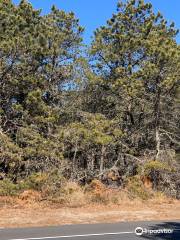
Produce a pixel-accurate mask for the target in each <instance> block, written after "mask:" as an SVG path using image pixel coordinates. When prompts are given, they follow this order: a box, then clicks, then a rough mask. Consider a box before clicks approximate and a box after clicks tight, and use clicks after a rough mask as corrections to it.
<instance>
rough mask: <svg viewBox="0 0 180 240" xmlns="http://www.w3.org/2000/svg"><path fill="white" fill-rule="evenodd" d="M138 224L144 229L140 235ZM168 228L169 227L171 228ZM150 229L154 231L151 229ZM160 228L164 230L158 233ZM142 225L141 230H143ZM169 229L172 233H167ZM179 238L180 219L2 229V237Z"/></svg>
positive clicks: (45, 239) (34, 239)
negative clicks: (138, 233) (136, 231)
mask: <svg viewBox="0 0 180 240" xmlns="http://www.w3.org/2000/svg"><path fill="white" fill-rule="evenodd" d="M137 227H141V228H143V231H146V232H144V233H143V234H142V235H140V236H138V235H136V233H135V229H136V228H137ZM168 229H169V230H168ZM150 230H151V232H149V231H150ZM152 230H155V231H154V232H152ZM157 230H158V231H159V232H160V231H161V233H157ZM141 231H142V229H140V230H139V231H138V232H140V233H141ZM162 231H169V232H172V231H173V232H172V233H164V232H162ZM58 239H59V240H61V239H62V240H63V239H66V240H70V239H71V240H138V239H139V240H140V239H142V240H148V239H149V240H152V239H154V240H162V239H163V240H166V239H169V240H180V220H177V221H168V222H166V221H162V222H155V221H153V222H123V223H122V222H121V223H113V224H92V225H91V224H86V225H65V226H59V227H58V226H57V227H37V228H16V229H6V228H4V229H3V228H2V229H0V240H58Z"/></svg>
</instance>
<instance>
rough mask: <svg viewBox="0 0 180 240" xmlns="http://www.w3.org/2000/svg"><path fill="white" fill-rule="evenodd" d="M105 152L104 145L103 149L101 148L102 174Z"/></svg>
mask: <svg viewBox="0 0 180 240" xmlns="http://www.w3.org/2000/svg"><path fill="white" fill-rule="evenodd" d="M105 151H106V148H105V146H104V145H102V148H101V158H100V174H101V173H102V172H103V170H104V155H105Z"/></svg>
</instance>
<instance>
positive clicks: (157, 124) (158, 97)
mask: <svg viewBox="0 0 180 240" xmlns="http://www.w3.org/2000/svg"><path fill="white" fill-rule="evenodd" d="M159 84H160V79H159V78H158V82H157V93H156V99H155V105H154V111H155V142H156V160H158V158H159V153H160V144H161V140H160V133H159V127H160V101H161V89H160V86H159Z"/></svg>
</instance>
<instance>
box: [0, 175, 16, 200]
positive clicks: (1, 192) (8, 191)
mask: <svg viewBox="0 0 180 240" xmlns="http://www.w3.org/2000/svg"><path fill="white" fill-rule="evenodd" d="M19 190H20V188H19V185H16V184H14V183H12V182H11V181H10V180H8V179H4V180H2V181H0V196H16V195H18V193H19Z"/></svg>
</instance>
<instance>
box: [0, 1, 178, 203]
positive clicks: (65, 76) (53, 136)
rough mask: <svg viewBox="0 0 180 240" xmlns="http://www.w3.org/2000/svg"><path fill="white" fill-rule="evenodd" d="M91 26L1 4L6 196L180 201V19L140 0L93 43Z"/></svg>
mask: <svg viewBox="0 0 180 240" xmlns="http://www.w3.org/2000/svg"><path fill="white" fill-rule="evenodd" d="M83 32H84V28H83V27H81V26H80V25H79V20H78V19H76V17H75V15H74V13H72V12H70V13H66V12H64V11H62V10H59V9H57V8H56V7H55V6H52V9H51V12H50V13H49V14H47V15H42V14H41V11H40V10H35V9H33V7H32V6H31V4H30V3H28V2H27V1H25V0H22V1H21V2H20V3H19V5H18V6H17V5H14V4H13V3H12V1H11V0H1V1H0V196H2V198H3V197H7V196H12V197H14V198H20V199H25V200H26V199H29V198H33V199H34V200H35V201H49V202H51V203H58V204H61V205H63V206H71V207H79V206H83V205H88V204H92V203H95V204H120V203H121V202H122V201H127V202H128V201H133V199H140V200H142V201H147V200H151V199H160V198H162V199H166V197H167V198H168V199H172V198H174V199H180V159H179V156H180V141H179V140H180V132H179V130H180V121H179V119H180V111H179V106H180V102H179V100H180V98H179V97H180V88H179V80H180V46H179V44H178V43H177V42H176V36H177V34H178V30H177V29H176V27H175V24H174V23H168V22H167V21H166V20H165V19H164V17H163V16H162V15H161V13H159V12H158V13H154V11H153V7H152V5H151V4H150V3H145V2H144V1H142V0H129V1H126V3H121V1H119V2H118V4H117V11H116V12H115V13H114V14H113V16H112V18H111V19H109V20H108V21H107V24H106V25H105V26H102V27H100V28H98V29H96V31H95V32H94V36H93V40H92V42H91V44H90V46H88V47H86V46H84V44H83Z"/></svg>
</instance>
